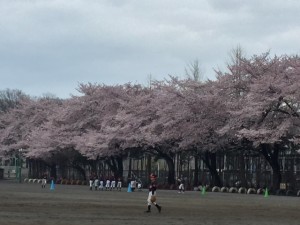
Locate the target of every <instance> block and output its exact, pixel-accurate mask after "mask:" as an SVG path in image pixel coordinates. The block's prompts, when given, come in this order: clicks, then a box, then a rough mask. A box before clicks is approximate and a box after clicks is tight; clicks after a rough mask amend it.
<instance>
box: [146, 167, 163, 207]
mask: <svg viewBox="0 0 300 225" xmlns="http://www.w3.org/2000/svg"><path fill="white" fill-rule="evenodd" d="M156 178H157V176H156V175H155V174H153V173H151V174H150V180H151V183H150V186H149V194H148V199H147V203H148V209H147V211H145V212H146V213H150V212H151V204H153V205H155V207H156V208H157V210H158V212H159V213H160V212H161V208H162V207H161V206H160V205H158V204H157V203H156V189H157V184H156Z"/></svg>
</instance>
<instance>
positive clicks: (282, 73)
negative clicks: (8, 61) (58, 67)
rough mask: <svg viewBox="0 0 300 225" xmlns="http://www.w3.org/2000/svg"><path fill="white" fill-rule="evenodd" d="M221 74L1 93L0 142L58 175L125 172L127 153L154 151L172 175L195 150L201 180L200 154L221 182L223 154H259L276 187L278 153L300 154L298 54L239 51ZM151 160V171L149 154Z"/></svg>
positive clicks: (214, 182)
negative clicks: (35, 93) (60, 170)
mask: <svg viewBox="0 0 300 225" xmlns="http://www.w3.org/2000/svg"><path fill="white" fill-rule="evenodd" d="M216 77H217V78H216V80H214V81H210V80H209V81H206V82H202V81H199V80H198V79H193V78H189V79H178V78H176V77H170V78H169V79H168V80H165V81H153V82H152V83H151V86H149V87H144V86H142V85H132V84H124V85H115V86H108V85H101V84H91V83H88V84H80V85H79V87H78V91H79V92H80V93H81V96H73V97H71V98H69V99H58V98H53V97H43V98H35V99H32V98H30V97H29V96H26V95H25V94H21V93H20V92H18V91H12V92H13V93H15V95H12V96H13V97H12V99H10V100H8V99H9V98H7V97H8V95H4V97H3V95H0V97H1V100H0V106H1V107H2V109H0V129H1V133H0V146H1V147H0V149H1V150H0V151H1V153H3V154H13V155H14V154H15V155H19V154H20V152H19V150H20V149H22V150H23V151H22V154H25V156H26V157H27V158H28V159H29V160H30V163H31V164H32V165H33V163H34V162H35V161H36V160H38V161H42V162H43V164H44V165H46V167H47V168H49V170H50V171H51V175H52V176H56V174H55V173H56V172H55V171H56V169H55V168H57V166H58V165H59V167H64V166H69V167H72V168H74V169H76V170H78V171H81V173H82V175H83V176H85V175H84V174H85V173H84V170H85V168H86V165H89V167H90V168H91V170H92V171H95V172H97V171H99V168H100V167H99V165H100V164H101V165H105V166H107V167H108V168H109V169H110V170H111V171H112V173H113V174H114V176H116V177H119V176H122V175H123V161H124V159H126V158H128V156H130V157H137V158H138V157H140V156H141V155H148V156H149V159H148V160H151V158H156V159H163V160H164V161H165V162H166V165H167V170H168V174H167V177H168V183H169V184H174V183H175V157H176V156H177V155H178V154H182V155H188V156H189V157H193V158H194V163H195V165H194V174H195V175H194V177H195V180H194V183H195V184H197V183H198V182H199V181H198V180H197V179H198V177H199V176H198V174H199V173H200V172H201V171H199V170H200V167H199V166H198V165H197V163H199V162H200V161H199V160H201V161H202V162H203V163H205V165H206V168H207V169H208V170H209V172H210V175H211V177H212V185H217V186H220V185H221V183H222V182H224V181H223V180H222V179H221V178H220V170H218V169H217V156H220V155H221V156H222V157H223V156H226V155H232V154H234V155H235V156H240V157H243V156H249V155H259V156H261V157H263V158H264V160H265V162H266V163H268V164H269V166H270V167H271V169H272V175H273V177H272V181H273V183H272V184H270V186H271V187H272V188H274V189H278V188H279V185H280V183H281V180H282V176H281V172H282V171H281V169H280V164H279V156H280V155H282V154H284V155H285V156H286V155H291V156H295V155H298V154H299V137H300V135H299V133H300V132H299V125H300V120H299V113H300V111H299V100H300V79H299V78H300V58H299V57H298V56H281V57H277V56H275V57H270V56H269V54H263V55H260V56H253V57H251V58H244V57H242V56H241V55H239V54H237V55H236V56H235V60H233V63H232V64H231V65H228V72H222V71H216ZM2 93H3V92H2ZM6 93H10V90H6ZM5 96H6V97H5ZM9 96H11V95H9ZM8 103H9V104H8ZM298 163H299V162H298ZM145 165H148V166H149V168H145V170H148V171H150V170H151V168H150V167H151V163H149V164H145ZM32 168H33V167H32ZM34 168H35V167H34ZM240 169H241V170H243V168H242V167H241V168H240Z"/></svg>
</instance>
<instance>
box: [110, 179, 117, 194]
mask: <svg viewBox="0 0 300 225" xmlns="http://www.w3.org/2000/svg"><path fill="white" fill-rule="evenodd" d="M115 188H116V181H115V178H114V177H113V178H112V179H111V185H110V190H111V191H114V190H115Z"/></svg>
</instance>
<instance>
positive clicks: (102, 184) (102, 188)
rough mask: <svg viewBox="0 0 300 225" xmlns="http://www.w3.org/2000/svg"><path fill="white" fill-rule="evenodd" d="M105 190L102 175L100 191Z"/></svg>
mask: <svg viewBox="0 0 300 225" xmlns="http://www.w3.org/2000/svg"><path fill="white" fill-rule="evenodd" d="M103 190H104V178H103V177H101V178H100V184H99V191H103Z"/></svg>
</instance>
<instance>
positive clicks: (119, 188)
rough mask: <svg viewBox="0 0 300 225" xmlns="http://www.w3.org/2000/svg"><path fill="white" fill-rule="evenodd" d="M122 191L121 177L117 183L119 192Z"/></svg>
mask: <svg viewBox="0 0 300 225" xmlns="http://www.w3.org/2000/svg"><path fill="white" fill-rule="evenodd" d="M121 189H122V181H121V178H120V177H119V178H118V183H117V191H118V190H120V191H121Z"/></svg>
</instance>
